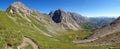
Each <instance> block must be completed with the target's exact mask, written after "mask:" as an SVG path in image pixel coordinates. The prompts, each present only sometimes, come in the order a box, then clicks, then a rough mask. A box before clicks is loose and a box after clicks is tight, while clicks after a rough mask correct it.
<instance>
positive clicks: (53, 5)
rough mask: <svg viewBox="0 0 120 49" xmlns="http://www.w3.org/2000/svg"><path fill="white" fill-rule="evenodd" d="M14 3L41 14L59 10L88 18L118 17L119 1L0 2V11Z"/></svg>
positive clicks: (32, 0)
mask: <svg viewBox="0 0 120 49" xmlns="http://www.w3.org/2000/svg"><path fill="white" fill-rule="evenodd" d="M15 1H20V2H22V3H24V4H25V5H26V6H27V7H29V8H30V9H34V10H37V11H39V12H42V13H49V12H50V11H51V10H56V9H58V8H61V9H62V10H64V11H69V12H76V13H79V14H81V15H83V16H88V17H95V16H110V17H117V16H120V0H0V5H1V6H0V9H2V10H6V8H7V7H8V6H9V5H10V4H12V3H13V2H15Z"/></svg>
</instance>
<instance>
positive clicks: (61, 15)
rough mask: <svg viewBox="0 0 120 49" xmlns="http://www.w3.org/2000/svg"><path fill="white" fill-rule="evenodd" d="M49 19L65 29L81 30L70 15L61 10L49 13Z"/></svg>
mask: <svg viewBox="0 0 120 49" xmlns="http://www.w3.org/2000/svg"><path fill="white" fill-rule="evenodd" d="M49 15H50V17H51V18H52V20H53V21H54V22H55V23H58V24H62V26H64V27H65V28H66V29H72V30H81V27H80V26H79V25H78V24H77V22H76V21H75V20H74V19H73V18H72V15H71V14H70V13H67V12H64V11H63V10H61V9H58V10H56V11H52V12H50V14H49Z"/></svg>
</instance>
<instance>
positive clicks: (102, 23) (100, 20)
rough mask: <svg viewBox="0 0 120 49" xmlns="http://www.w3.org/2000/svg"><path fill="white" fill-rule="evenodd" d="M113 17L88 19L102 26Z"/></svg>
mask: <svg viewBox="0 0 120 49" xmlns="http://www.w3.org/2000/svg"><path fill="white" fill-rule="evenodd" d="M115 19H116V18H110V17H90V18H89V21H90V22H93V23H96V24H98V25H102V26H103V25H107V24H109V23H111V22H112V21H114V20H115Z"/></svg>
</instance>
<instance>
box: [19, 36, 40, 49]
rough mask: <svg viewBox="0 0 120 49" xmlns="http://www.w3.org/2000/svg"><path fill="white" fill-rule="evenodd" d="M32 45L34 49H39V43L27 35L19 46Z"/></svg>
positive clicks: (21, 48) (22, 48) (20, 48)
mask: <svg viewBox="0 0 120 49" xmlns="http://www.w3.org/2000/svg"><path fill="white" fill-rule="evenodd" d="M29 45H31V46H32V47H33V49H39V47H38V45H37V44H36V43H35V42H34V41H32V40H31V39H29V38H27V37H23V43H21V44H20V45H19V46H18V47H17V48H18V49H25V48H26V47H27V46H29Z"/></svg>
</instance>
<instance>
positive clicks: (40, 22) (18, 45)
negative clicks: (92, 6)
mask: <svg viewBox="0 0 120 49" xmlns="http://www.w3.org/2000/svg"><path fill="white" fill-rule="evenodd" d="M119 21H120V17H119V18H117V19H115V18H106V17H105V18H103V17H102V18H99V17H98V18H88V17H84V16H82V15H80V14H77V13H74V12H66V11H63V10H62V9H58V10H55V11H51V12H50V13H49V14H44V13H41V12H38V11H35V10H32V9H30V8H28V7H26V6H25V5H24V4H22V3H21V2H14V3H13V4H11V5H10V6H9V7H8V8H7V9H6V11H0V48H1V49H106V48H110V47H113V46H114V47H115V48H116V47H117V48H120V47H119V45H120V44H119V43H120V39H119V37H120V35H119V29H120V25H119ZM75 44H76V45H75ZM88 45H89V46H88ZM95 45H97V46H95ZM100 45H102V46H100ZM103 45H105V46H103ZM107 45H109V46H107Z"/></svg>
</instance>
